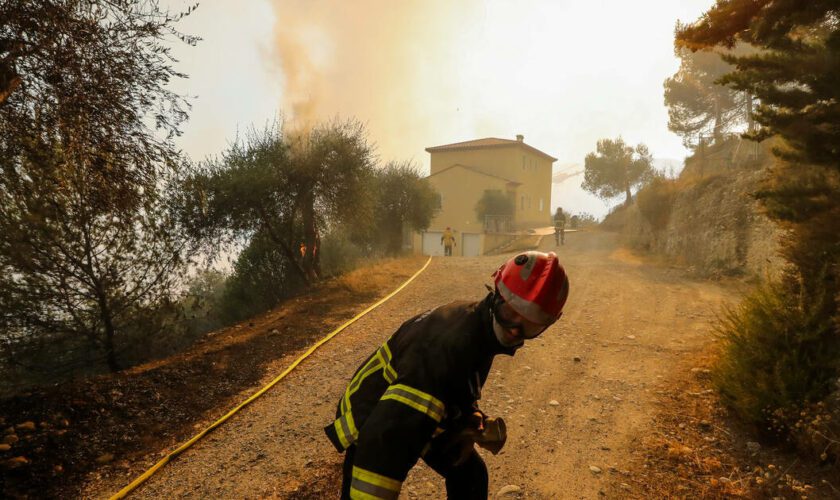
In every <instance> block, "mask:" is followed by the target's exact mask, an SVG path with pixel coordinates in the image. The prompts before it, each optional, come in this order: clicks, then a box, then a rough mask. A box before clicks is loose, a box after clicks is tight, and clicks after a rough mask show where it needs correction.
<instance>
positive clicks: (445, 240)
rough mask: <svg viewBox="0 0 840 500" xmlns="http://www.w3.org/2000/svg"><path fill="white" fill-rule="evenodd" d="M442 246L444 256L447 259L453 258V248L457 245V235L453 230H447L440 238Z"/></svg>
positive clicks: (448, 228)
mask: <svg viewBox="0 0 840 500" xmlns="http://www.w3.org/2000/svg"><path fill="white" fill-rule="evenodd" d="M440 244H441V245H443V255H444V256H446V257H452V247H453V246H456V245H457V244H456V243H455V235H454V234H452V228H450V227H447V228H446V230H445V231H444V232H443V236H441V237H440Z"/></svg>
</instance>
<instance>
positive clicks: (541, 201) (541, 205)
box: [540, 198, 543, 212]
mask: <svg viewBox="0 0 840 500" xmlns="http://www.w3.org/2000/svg"><path fill="white" fill-rule="evenodd" d="M542 211H543V199H542V198H540V212H542Z"/></svg>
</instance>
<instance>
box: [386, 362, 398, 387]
mask: <svg viewBox="0 0 840 500" xmlns="http://www.w3.org/2000/svg"><path fill="white" fill-rule="evenodd" d="M382 376H383V377H385V380H386V381H387V382H388V383H389V384H393V383H394V382H395V381H396V380H397V371H396V370H394V367H392V366H391V365H386V366H385V368H383V369H382Z"/></svg>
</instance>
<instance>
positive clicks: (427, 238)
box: [423, 231, 443, 255]
mask: <svg viewBox="0 0 840 500" xmlns="http://www.w3.org/2000/svg"><path fill="white" fill-rule="evenodd" d="M441 236H443V233H442V232H440V231H430V232H427V233H423V255H443V245H441V244H440V238H441Z"/></svg>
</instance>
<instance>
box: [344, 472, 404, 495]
mask: <svg viewBox="0 0 840 500" xmlns="http://www.w3.org/2000/svg"><path fill="white" fill-rule="evenodd" d="M400 488H402V481H397V480H396V479H392V478H390V477H388V476H383V475H382V474H377V473H375V472H371V471H369V470H365V469H362V468H361V467H356V466H355V465H354V466H353V481H352V482H351V483H350V498H360V499H370V498H376V499H381V498H388V499H391V498H393V499H396V498H397V497H398V496H399V494H400Z"/></svg>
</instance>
